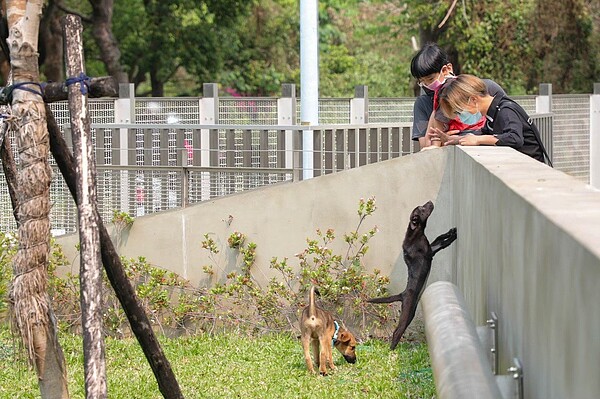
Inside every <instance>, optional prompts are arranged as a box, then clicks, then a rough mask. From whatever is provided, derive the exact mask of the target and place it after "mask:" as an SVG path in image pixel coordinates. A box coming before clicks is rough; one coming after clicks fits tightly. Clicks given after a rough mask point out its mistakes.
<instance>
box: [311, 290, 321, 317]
mask: <svg viewBox="0 0 600 399" xmlns="http://www.w3.org/2000/svg"><path fill="white" fill-rule="evenodd" d="M315 294H317V295H319V290H317V289H316V288H315V286H314V285H313V286H311V287H310V293H309V294H308V317H310V318H311V319H312V318H314V317H315Z"/></svg>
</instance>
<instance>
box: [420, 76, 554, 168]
mask: <svg viewBox="0 0 600 399" xmlns="http://www.w3.org/2000/svg"><path fill="white" fill-rule="evenodd" d="M438 100H439V104H440V108H441V110H442V111H443V113H444V114H445V115H446V116H447V117H448V118H455V117H458V118H459V119H460V120H461V122H463V123H465V124H470V123H473V121H477V120H479V119H480V118H481V116H482V115H485V117H486V123H485V126H484V127H483V128H482V129H481V130H480V131H474V132H472V133H467V134H464V135H458V136H451V135H448V134H446V133H445V132H443V131H441V130H439V129H435V128H433V129H432V135H433V136H434V137H438V138H440V139H441V140H442V142H444V145H450V144H460V145H497V146H508V147H512V148H514V149H516V150H518V151H520V152H522V153H524V154H526V155H529V156H530V157H532V158H535V159H537V160H538V161H540V162H544V156H546V158H548V155H547V154H546V150H545V149H544V145H543V144H542V141H541V138H540V136H539V132H538V130H537V127H536V126H535V125H534V124H532V123H531V119H530V118H529V116H528V115H527V113H526V112H525V110H523V108H522V107H521V106H520V105H519V104H517V103H516V102H515V101H513V100H511V99H510V98H508V97H506V96H504V95H496V96H491V95H490V94H489V93H488V90H487V88H486V85H485V83H484V82H483V81H482V80H481V79H479V78H478V77H476V76H473V75H466V74H463V75H458V76H457V77H456V78H455V79H449V80H447V81H446V82H445V84H444V85H443V86H442V87H441V88H440V89H439V91H438ZM548 161H550V160H549V159H548Z"/></svg>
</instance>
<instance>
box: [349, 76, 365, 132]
mask: <svg viewBox="0 0 600 399" xmlns="http://www.w3.org/2000/svg"><path fill="white" fill-rule="evenodd" d="M350 123H353V124H359V125H362V124H366V123H369V88H368V86H365V85H360V86H356V87H355V88H354V98H353V99H352V100H350Z"/></svg>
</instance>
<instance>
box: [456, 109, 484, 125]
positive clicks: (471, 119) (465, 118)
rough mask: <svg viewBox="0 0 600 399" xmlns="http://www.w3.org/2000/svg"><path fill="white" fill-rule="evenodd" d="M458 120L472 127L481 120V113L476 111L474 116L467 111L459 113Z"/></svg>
mask: <svg viewBox="0 0 600 399" xmlns="http://www.w3.org/2000/svg"><path fill="white" fill-rule="evenodd" d="M458 119H460V121H461V122H462V123H464V124H465V125H474V124H476V123H477V122H479V121H480V120H481V112H479V111H477V113H476V114H472V113H470V112H469V111H461V112H460V113H459V114H458Z"/></svg>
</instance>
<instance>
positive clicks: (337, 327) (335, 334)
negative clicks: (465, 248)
mask: <svg viewBox="0 0 600 399" xmlns="http://www.w3.org/2000/svg"><path fill="white" fill-rule="evenodd" d="M333 324H334V325H335V332H334V333H333V339H332V340H331V345H335V343H336V342H337V336H338V331H340V325H339V324H338V322H337V321H335V320H334V321H333Z"/></svg>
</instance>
